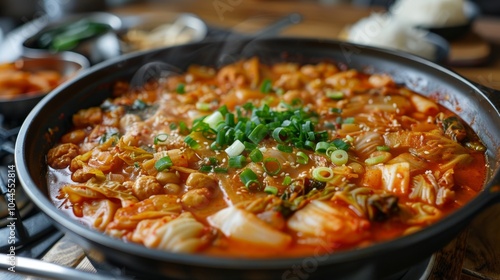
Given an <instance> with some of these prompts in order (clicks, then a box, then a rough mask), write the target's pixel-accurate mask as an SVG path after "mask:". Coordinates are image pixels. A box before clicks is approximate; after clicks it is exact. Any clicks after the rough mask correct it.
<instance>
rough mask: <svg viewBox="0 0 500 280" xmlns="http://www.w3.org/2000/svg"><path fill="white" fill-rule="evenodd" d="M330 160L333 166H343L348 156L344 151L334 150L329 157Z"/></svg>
mask: <svg viewBox="0 0 500 280" xmlns="http://www.w3.org/2000/svg"><path fill="white" fill-rule="evenodd" d="M330 159H331V160H332V162H333V163H334V164H335V165H344V164H346V163H347V161H348V160H349V155H348V154H347V152H346V151H344V150H335V151H333V152H332V154H331V155H330Z"/></svg>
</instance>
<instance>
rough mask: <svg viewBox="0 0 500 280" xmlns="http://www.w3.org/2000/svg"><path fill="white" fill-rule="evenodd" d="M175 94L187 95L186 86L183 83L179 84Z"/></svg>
mask: <svg viewBox="0 0 500 280" xmlns="http://www.w3.org/2000/svg"><path fill="white" fill-rule="evenodd" d="M175 92H177V93H178V94H184V93H186V85H185V84H183V83H180V84H178V85H177V87H176V88H175Z"/></svg>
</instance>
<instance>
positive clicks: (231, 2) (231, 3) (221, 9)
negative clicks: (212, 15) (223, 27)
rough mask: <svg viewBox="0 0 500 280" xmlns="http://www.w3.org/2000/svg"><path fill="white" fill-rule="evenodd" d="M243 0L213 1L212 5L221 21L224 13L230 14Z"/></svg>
mask: <svg viewBox="0 0 500 280" xmlns="http://www.w3.org/2000/svg"><path fill="white" fill-rule="evenodd" d="M241 3H243V0H214V1H213V2H212V5H213V6H214V9H215V12H217V16H218V17H219V19H220V20H221V21H223V20H224V14H225V13H226V12H232V11H234V9H235V8H236V7H238V6H239V5H241Z"/></svg>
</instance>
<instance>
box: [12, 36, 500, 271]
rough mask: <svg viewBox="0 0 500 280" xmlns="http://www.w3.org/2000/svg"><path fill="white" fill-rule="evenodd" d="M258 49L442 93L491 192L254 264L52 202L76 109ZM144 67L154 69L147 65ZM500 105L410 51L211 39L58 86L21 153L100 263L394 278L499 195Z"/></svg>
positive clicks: (36, 187)
mask: <svg viewBox="0 0 500 280" xmlns="http://www.w3.org/2000/svg"><path fill="white" fill-rule="evenodd" d="M254 55H257V56H259V57H260V58H261V61H263V62H265V63H273V62H277V61H283V60H287V61H296V62H303V63H306V62H308V63H314V62H319V61H324V60H331V61H335V62H338V63H339V64H340V65H345V66H347V67H350V68H356V69H360V70H365V71H368V72H384V73H388V74H390V75H392V76H393V78H394V79H395V81H396V82H398V83H403V84H405V85H406V86H408V87H410V88H411V89H413V90H415V91H417V92H421V93H423V94H425V95H432V96H433V97H437V99H438V100H439V102H440V103H441V104H442V105H444V106H445V107H447V108H449V109H450V110H451V111H454V112H456V113H458V114H459V115H460V116H461V117H462V118H463V119H464V120H465V121H466V122H467V123H469V124H470V126H471V127H472V129H473V130H474V131H476V133H478V134H479V135H480V136H481V138H482V141H483V143H484V144H485V145H486V146H487V148H488V152H487V156H488V163H489V168H490V172H489V174H488V180H487V182H486V183H485V187H484V191H482V192H481V193H480V194H479V195H478V196H477V197H476V198H475V199H473V200H472V201H471V202H470V203H469V204H467V205H465V206H464V207H463V208H461V209H459V210H458V211H456V212H455V213H453V214H451V215H450V216H448V217H446V218H445V219H443V220H442V221H440V222H438V223H436V224H434V225H432V226H430V227H428V228H426V229H424V230H421V231H419V232H417V233H414V234H412V235H408V236H405V237H402V238H398V239H396V240H393V241H390V242H385V243H380V244H376V245H373V246H369V247H367V248H360V249H355V250H349V251H345V252H339V253H333V254H329V255H316V256H310V257H305V258H286V257H283V258H280V259H255V260H253V259H252V260H249V259H234V258H233V259H230V258H219V257H212V256H204V255H192V254H176V253H170V252H165V251H160V250H152V249H148V248H146V247H143V246H141V245H137V244H130V243H124V242H122V241H121V240H117V239H114V238H111V237H109V236H106V235H104V234H102V233H100V232H97V231H94V230H92V229H89V228H86V227H84V226H82V225H81V224H79V223H78V222H76V221H74V220H71V219H69V218H68V217H67V216H66V215H65V214H64V213H63V212H62V211H60V210H59V209H57V207H56V206H54V205H53V204H52V203H51V201H50V199H49V197H48V188H47V180H46V172H47V165H46V162H45V155H46V153H47V151H48V149H49V148H50V147H52V146H53V144H54V142H55V141H56V140H57V139H59V138H60V137H61V136H62V134H63V133H64V132H65V131H67V130H68V128H69V127H70V126H71V115H72V114H74V113H75V112H77V111H78V110H79V109H82V108H86V107H89V106H95V105H98V104H100V103H101V102H102V101H103V100H104V99H105V98H107V97H108V96H110V94H111V89H112V85H113V82H114V81H116V80H117V79H127V80H132V79H135V80H144V79H148V78H151V77H154V75H155V74H158V75H160V74H161V65H165V63H168V64H171V65H174V66H176V67H177V68H180V69H186V67H187V66H188V65H190V64H193V63H196V64H202V65H211V66H220V65H222V64H225V63H230V62H233V61H235V60H239V59H241V58H243V57H250V56H254ZM154 62H161V63H154ZM146 64H148V65H152V66H153V68H151V70H155V69H156V71H144V70H145V69H144V67H143V66H144V65H146ZM141 68H142V70H141V71H140V72H138V70H139V69H141ZM158 70H160V71H158ZM136 73H143V74H144V75H146V76H138V75H137V74H136ZM498 104H500V95H499V94H493V93H490V92H485V91H482V90H480V89H479V88H478V87H476V86H474V85H473V84H472V83H470V82H469V81H467V80H466V79H464V78H463V77H461V76H459V75H457V74H455V73H454V72H452V71H450V70H448V69H446V68H443V67H441V66H439V65H437V64H434V63H432V62H429V61H427V60H424V59H421V58H419V57H416V56H412V55H409V54H403V53H398V52H392V51H386V50H381V49H376V48H371V47H364V46H360V45H354V44H348V43H345V42H336V41H325V40H315V39H293V38H279V39H256V40H248V39H243V40H232V41H218V42H205V43H196V44H190V45H184V46H177V47H171V48H165V49H159V50H153V51H148V52H140V53H134V54H130V55H127V56H124V57H120V58H117V59H114V60H111V61H107V62H104V63H102V64H99V65H97V66H95V67H94V68H92V69H90V70H89V71H87V72H86V73H85V74H84V75H82V76H80V78H79V79H75V80H73V81H72V82H70V83H68V84H66V85H64V86H62V87H59V88H58V89H56V90H55V91H53V92H52V93H51V94H50V95H49V96H48V97H47V98H45V99H44V100H42V102H40V103H39V104H38V105H37V106H36V108H35V109H34V110H33V111H32V112H31V113H30V115H29V116H28V118H27V119H26V121H25V123H24V124H23V126H22V128H21V131H20V133H19V136H18V138H17V143H16V154H15V157H16V162H17V168H18V175H19V179H20V181H21V183H22V185H23V187H24V189H25V191H26V193H27V194H28V196H29V197H30V198H31V199H32V200H33V201H34V203H35V204H36V205H37V206H38V207H39V208H40V209H41V210H42V211H43V212H44V213H46V214H47V215H48V216H49V217H50V218H51V219H53V220H54V222H55V224H56V226H58V227H59V228H60V229H62V230H63V231H65V232H67V234H68V235H70V236H72V237H73V238H74V240H75V241H76V242H78V244H80V245H81V246H82V247H83V248H84V249H85V251H86V252H87V254H88V256H89V258H91V259H92V260H93V261H95V262H99V263H106V264H110V265H112V266H117V267H120V268H123V269H125V271H126V272H127V273H132V274H133V275H137V276H138V277H139V278H144V279H153V278H160V277H164V278H174V279H305V277H307V279H332V278H335V279H381V278H386V279H394V278H395V277H396V279H397V277H400V276H401V274H402V273H403V271H404V270H405V269H407V268H408V267H410V266H412V265H414V264H416V263H418V262H420V261H423V260H424V259H426V258H428V257H429V256H430V255H431V254H432V253H433V252H435V251H437V250H439V249H440V248H441V247H443V246H444V245H445V244H447V243H448V242H449V241H450V240H451V239H452V238H454V237H455V236H456V234H457V233H458V232H459V231H460V230H461V229H463V228H464V227H465V226H466V225H467V224H468V223H469V221H470V220H471V219H472V218H473V217H474V216H475V215H476V214H477V213H479V212H480V211H482V210H484V209H485V208H486V207H488V206H490V205H492V204H493V203H497V202H499V201H500V188H499V187H498V185H499V184H500V174H498V172H499V168H500V155H499V154H498V152H497V151H499V150H500V113H499V110H498V108H497V107H496V106H498Z"/></svg>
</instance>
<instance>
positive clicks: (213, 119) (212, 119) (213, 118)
mask: <svg viewBox="0 0 500 280" xmlns="http://www.w3.org/2000/svg"><path fill="white" fill-rule="evenodd" d="M203 122H205V123H207V124H208V125H209V126H210V128H212V129H216V128H217V126H218V125H219V123H221V122H224V117H223V116H222V113H221V112H219V111H215V112H213V113H212V114H210V115H208V116H207V117H206V118H205V119H203Z"/></svg>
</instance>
